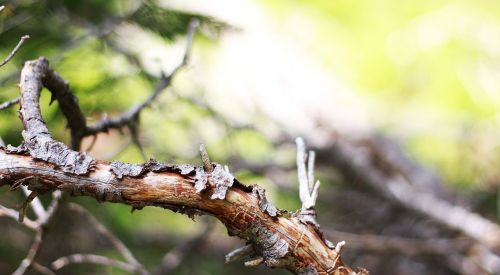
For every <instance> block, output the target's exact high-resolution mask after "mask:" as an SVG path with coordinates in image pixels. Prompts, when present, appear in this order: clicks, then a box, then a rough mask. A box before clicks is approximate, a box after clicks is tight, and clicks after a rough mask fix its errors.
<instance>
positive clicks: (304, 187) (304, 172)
mask: <svg viewBox="0 0 500 275" xmlns="http://www.w3.org/2000/svg"><path fill="white" fill-rule="evenodd" d="M295 142H296V144H297V174H298V178H299V196H300V201H301V202H302V210H310V209H312V208H313V207H314V206H315V205H316V199H317V197H318V188H319V186H320V182H319V181H316V183H314V159H315V153H314V151H309V159H308V167H306V148H305V144H304V140H303V139H302V138H300V137H298V138H296V139H295Z"/></svg>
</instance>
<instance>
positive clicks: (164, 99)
mask: <svg viewBox="0 0 500 275" xmlns="http://www.w3.org/2000/svg"><path fill="white" fill-rule="evenodd" d="M0 5H5V6H6V9H5V10H4V11H3V12H1V13H0V41H1V43H0V57H4V56H7V54H8V53H9V52H10V50H11V49H12V48H13V47H14V46H15V44H16V43H17V41H18V40H19V38H20V37H21V36H22V35H25V34H29V35H30V36H31V38H30V39H29V40H27V41H26V43H25V44H24V45H23V47H22V48H21V50H20V51H19V52H18V53H17V55H16V56H15V57H14V59H13V60H12V61H11V62H10V63H8V65H6V66H4V67H2V68H1V69H0V85H1V86H0V102H3V101H6V100H9V99H12V98H14V97H16V96H17V95H18V92H19V91H18V88H17V82H18V79H19V70H20V69H21V67H22V63H23V62H24V61H25V60H30V59H34V58H37V57H39V56H46V57H48V58H49V60H50V62H51V65H52V67H53V68H54V69H55V70H56V71H58V72H59V73H60V75H61V76H62V77H63V78H65V79H67V80H68V81H69V82H70V84H71V89H72V91H73V92H74V93H75V94H76V95H77V96H78V98H79V102H80V105H81V107H82V110H83V111H84V113H85V114H86V115H87V117H88V121H89V123H92V122H95V121H97V120H98V119H99V118H100V117H101V116H102V115H103V113H106V114H107V115H108V116H112V115H115V114H118V113H120V112H122V111H124V110H126V109H127V108H128V107H130V106H132V105H134V104H135V103H137V102H140V101H141V100H143V99H145V98H146V97H147V95H148V94H149V93H150V91H151V90H152V89H153V87H154V85H155V84H156V82H157V81H158V77H159V76H160V75H161V74H162V73H169V72H170V71H171V70H172V69H173V68H174V67H175V66H176V65H177V64H178V63H179V62H180V60H181V58H182V52H183V49H184V43H185V36H184V35H185V32H186V30H187V25H188V23H189V21H190V19H191V18H194V17H196V18H198V19H199V20H200V22H201V26H200V29H199V31H198V32H197V34H196V36H195V39H194V42H193V52H192V54H191V61H190V64H189V66H188V67H187V68H186V69H183V70H182V71H181V72H179V74H178V75H177V76H176V78H175V79H174V82H173V84H172V86H171V87H170V88H168V89H167V90H166V91H165V92H164V94H162V96H161V97H160V99H159V100H158V101H157V102H156V103H155V104H154V105H153V107H152V108H149V109H147V110H145V111H144V112H143V113H142V115H141V124H140V131H139V139H140V141H141V145H142V146H143V148H144V152H145V155H146V156H148V157H149V156H150V157H155V158H156V159H158V160H161V161H164V162H173V163H186V162H187V163H193V164H200V159H199V157H198V146H199V144H200V143H205V144H206V145H207V147H208V151H209V153H210V155H211V157H212V159H213V160H215V161H217V162H219V163H228V164H229V167H230V169H231V170H232V171H233V172H234V173H235V175H236V176H237V177H238V178H239V179H240V181H242V182H244V183H246V184H253V183H257V184H260V185H263V186H264V187H265V188H266V189H267V190H268V191H267V194H268V196H269V197H270V198H271V200H272V201H274V202H275V203H276V205H277V206H278V207H279V208H283V209H287V210H290V211H293V210H296V209H298V208H299V207H300V202H299V200H298V192H297V188H296V186H297V183H296V179H295V177H296V175H295V171H294V156H295V155H294V154H295V149H294V145H293V139H290V138H289V139H287V138H285V139H284V138H283V137H284V136H285V137H290V136H297V135H302V136H305V137H306V141H307V142H309V143H312V144H322V143H324V142H325V141H327V140H328V134H329V133H331V132H332V131H337V132H341V133H347V134H352V135H357V134H360V133H371V132H377V133H384V134H387V135H390V136H392V137H394V138H396V139H397V140H398V141H400V142H401V144H402V145H403V147H404V148H405V149H406V150H407V151H408V152H409V153H410V155H411V156H412V157H414V158H415V159H417V160H418V161H420V162H422V163H424V164H425V165H426V166H428V167H430V168H432V169H434V170H435V171H437V172H438V174H439V175H441V176H442V177H443V178H444V179H445V182H447V183H448V184H449V186H448V187H449V188H451V189H452V190H454V191H456V192H457V193H458V194H460V196H464V197H468V198H470V199H471V200H472V201H474V202H475V203H476V205H478V209H480V210H478V211H481V213H482V214H483V215H485V216H487V217H489V218H490V219H492V220H494V221H495V222H498V218H499V208H500V207H499V205H500V203H499V201H500V192H498V191H497V190H498V189H499V184H500V173H499V169H498V167H500V139H499V138H498V137H499V136H500V127H499V126H500V2H498V1H493V0H478V1H465V0H464V1H430V0H423V1H395V0H383V1H366V0H363V1H347V0H336V1H328V0H316V1H302V0H294V1H283V0H277V1H250V0H248V1H246V0H245V1H229V0H225V1H224V0H218V1H194V0H190V1H131V0H130V1H105V0H102V1H99V0H92V1H71V0H67V1H52V0H46V1H0ZM49 101H50V95H49V94H48V93H43V96H42V111H43V115H44V118H45V120H46V121H47V122H48V125H49V127H50V129H51V131H52V133H53V135H54V136H55V137H56V138H57V139H59V140H63V141H65V142H66V143H68V139H69V135H68V131H67V129H66V128H65V125H66V124H65V121H64V117H63V116H62V114H61V112H60V111H59V110H58V106H57V105H58V104H57V103H54V104H53V105H51V106H49V104H48V103H49ZM21 131H22V124H21V122H20V120H19V119H18V116H17V110H16V108H15V107H14V108H10V109H8V110H4V111H2V112H1V113H0V136H1V137H2V139H3V140H4V141H5V143H7V144H14V145H17V144H19V143H20V142H21V140H22V139H21ZM90 143H91V138H89V139H86V140H85V142H84V145H83V149H84V150H85V149H86V148H88V146H89V144H90ZM122 149H123V150H122ZM91 154H92V155H94V156H96V157H98V158H101V159H107V160H111V159H117V160H121V161H125V162H134V163H139V162H143V161H144V159H143V157H142V155H141V153H140V151H139V149H138V147H137V146H135V145H134V144H131V138H130V134H129V132H128V131H127V129H125V130H124V133H120V132H117V131H112V132H110V133H109V134H103V135H99V137H98V139H97V142H96V144H95V146H94V147H93V148H92V150H91ZM249 164H260V165H266V164H273V165H275V166H276V167H277V168H276V169H277V171H275V172H276V173H279V175H280V176H279V177H277V178H279V180H278V181H277V180H275V179H270V178H267V177H264V176H262V175H261V174H258V173H256V171H255V170H253V171H252V169H250V168H248V167H250V166H251V165H249ZM318 173H319V178H320V179H321V180H322V183H323V184H322V189H325V190H336V189H337V188H339V189H342V188H343V187H340V186H344V185H343V184H345V183H343V182H342V180H341V179H339V178H338V177H337V176H335V175H332V172H331V171H323V173H322V172H321V171H319V172H318ZM328 192H329V191H325V193H328ZM325 193H323V194H325ZM321 196H322V194H321V193H320V197H321ZM22 198H23V194H21V193H20V192H15V193H14V192H9V191H8V190H7V188H5V187H4V188H1V189H0V202H1V203H2V204H3V205H6V206H9V207H12V208H15V207H16V205H19V203H20V202H21V201H22ZM49 199H50V196H49V195H46V196H45V197H43V200H44V202H46V203H47V202H48V201H49ZM324 200H326V201H328V199H324ZM72 201H76V202H78V203H80V204H82V205H84V206H85V207H86V208H87V209H89V210H90V211H91V212H92V213H93V214H95V215H96V217H97V218H98V219H99V220H100V221H102V222H103V223H104V224H106V225H107V226H109V228H110V229H111V230H112V231H113V232H114V233H115V234H116V235H117V236H119V237H120V238H121V239H122V240H123V241H124V242H125V243H126V244H127V245H129V246H130V247H131V249H132V251H134V253H135V254H136V255H137V257H138V258H139V260H141V261H142V262H143V263H144V264H145V265H146V266H148V267H153V266H155V265H157V264H158V263H159V262H160V261H161V258H162V257H163V255H164V254H165V252H167V251H168V250H169V249H171V248H173V247H176V246H177V245H178V244H180V243H182V242H184V241H185V240H188V239H189V238H192V237H193V236H196V235H197V234H199V233H200V232H199V231H200V230H204V229H203V228H204V227H203V219H200V218H197V220H200V221H201V222H193V221H191V220H190V219H189V218H188V217H185V216H183V215H178V214H173V213H170V212H168V211H165V210H162V209H157V208H152V207H148V208H145V209H144V210H142V211H138V212H135V213H134V214H132V215H131V214H130V207H126V206H123V205H114V204H109V203H104V204H98V203H96V202H95V201H94V200H91V199H87V198H72ZM327 207H328V206H327V204H325V205H324V206H321V205H320V206H319V209H320V211H319V216H320V218H319V219H320V221H321V222H322V225H323V226H324V227H325V228H332V227H335V222H334V221H333V220H332V219H330V215H329V214H328V213H323V212H321V209H322V208H323V209H325V210H327V209H328V208H327ZM325 212H327V211H325ZM30 214H31V213H28V215H30ZM322 215H323V216H322ZM1 222H2V227H1V229H0V230H2V232H6V235H5V236H3V237H1V238H0V273H2V274H3V273H5V272H9V271H11V270H13V269H14V268H15V267H16V266H17V265H18V263H19V262H20V261H21V260H22V259H23V258H24V256H25V253H26V249H27V247H28V245H29V243H30V237H29V236H30V234H31V233H30V232H28V231H23V230H21V229H19V227H17V226H16V224H15V222H13V221H10V220H9V221H8V220H6V219H2V220H1ZM57 223H58V224H59V223H61V224H59V227H63V228H64V227H65V226H69V225H67V224H66V225H65V224H64V221H58V222H57ZM54 227H58V226H54ZM58 230H62V231H65V230H63V229H61V228H60V229H55V232H59V231H58ZM67 231H70V230H67ZM80 231H81V232H80ZM80 231H78V232H80V235H78V234H76V233H75V234H73V236H74V240H75V244H74V245H72V246H74V249H75V250H77V249H80V250H82V249H83V250H89V251H93V252H95V253H101V254H105V255H109V256H116V255H117V253H116V251H114V250H113V249H112V248H111V247H110V246H109V245H106V244H105V241H102V240H100V239H99V238H98V237H96V238H97V239H95V243H88V238H89V237H88V236H87V235H92V233H91V232H90V233H88V232H87V233H85V232H83V231H84V230H80ZM86 234H87V235H86ZM212 235H213V236H212ZM225 235H226V232H225V229H224V228H223V227H222V226H221V225H216V226H215V229H214V232H213V233H212V234H211V236H212V237H211V238H210V240H209V241H207V243H206V244H204V245H203V246H202V247H203V249H199V250H198V251H196V253H193V254H194V255H195V256H191V257H187V259H186V260H185V262H183V263H182V264H181V265H180V266H179V268H178V269H177V270H175V272H174V273H173V274H233V273H235V272H239V273H241V274H264V273H268V274H271V273H272V274H286V272H285V271H281V270H269V269H266V268H258V269H249V268H244V267H243V266H242V264H241V263H235V264H230V265H224V264H223V261H224V259H223V255H224V253H225V252H228V251H230V250H231V249H232V248H235V247H237V246H238V245H241V242H240V241H238V240H234V239H230V238H229V237H227V236H225ZM13 240H16V241H13ZM85 240H87V241H85ZM78 245H80V246H78ZM82 247H83V248H82ZM51 249H52V250H50V249H49V251H52V252H53V253H54V254H51V253H52V252H50V253H49V252H47V253H44V254H43V257H44V259H53V258H54V257H55V256H54V255H56V254H57V251H58V250H57V249H56V248H51ZM68 249H69V248H68ZM71 249H73V248H71ZM71 249H70V250H71ZM71 251H72V250H71ZM57 256H61V255H59V254H57ZM360 265H361V264H360ZM65 270H66V271H65V272H67V273H68V274H91V273H95V272H97V273H106V274H121V273H120V272H121V271H119V270H118V269H110V268H107V267H106V268H104V267H99V266H90V267H89V266H78V265H73V266H70V267H68V268H66V269H65Z"/></svg>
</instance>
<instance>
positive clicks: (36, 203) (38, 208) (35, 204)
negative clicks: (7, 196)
mask: <svg viewBox="0 0 500 275" xmlns="http://www.w3.org/2000/svg"><path fill="white" fill-rule="evenodd" d="M21 189H22V190H23V193H24V194H25V195H26V196H29V195H30V190H28V188H27V187H26V186H24V185H22V186H21ZM30 206H31V209H33V212H35V215H36V216H37V219H38V220H40V219H44V218H45V216H46V215H47V212H45V208H43V205H42V202H41V201H40V199H39V198H38V197H35V198H33V200H32V201H31V202H30Z"/></svg>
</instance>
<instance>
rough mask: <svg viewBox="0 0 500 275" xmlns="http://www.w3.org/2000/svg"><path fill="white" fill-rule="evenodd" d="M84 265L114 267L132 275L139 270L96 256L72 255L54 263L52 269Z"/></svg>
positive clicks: (128, 264) (135, 267) (131, 265)
mask: <svg viewBox="0 0 500 275" xmlns="http://www.w3.org/2000/svg"><path fill="white" fill-rule="evenodd" d="M82 263H90V264H99V265H107V266H114V267H117V268H120V269H123V270H126V271H128V272H131V273H134V272H136V269H137V266H135V265H133V264H130V263H126V262H122V261H119V260H115V259H111V258H108V257H105V256H101V255H94V254H72V255H68V256H64V257H61V258H59V259H57V260H55V261H53V262H52V264H51V267H52V269H54V270H55V271H57V270H60V269H61V268H63V267H65V266H67V265H69V264H82Z"/></svg>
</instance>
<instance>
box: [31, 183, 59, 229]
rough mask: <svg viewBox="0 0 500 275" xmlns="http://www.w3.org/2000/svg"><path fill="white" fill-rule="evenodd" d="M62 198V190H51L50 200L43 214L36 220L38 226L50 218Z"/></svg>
mask: <svg viewBox="0 0 500 275" xmlns="http://www.w3.org/2000/svg"><path fill="white" fill-rule="evenodd" d="M62 198H63V196H62V192H61V191H60V190H56V191H54V192H52V201H51V202H50V204H49V206H48V207H47V210H46V211H45V215H44V216H42V217H38V220H37V222H38V223H39V224H40V226H44V225H46V224H47V223H48V222H49V221H50V220H51V218H52V217H53V216H54V214H55V213H56V211H57V209H58V207H59V204H60V202H61V200H62Z"/></svg>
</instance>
